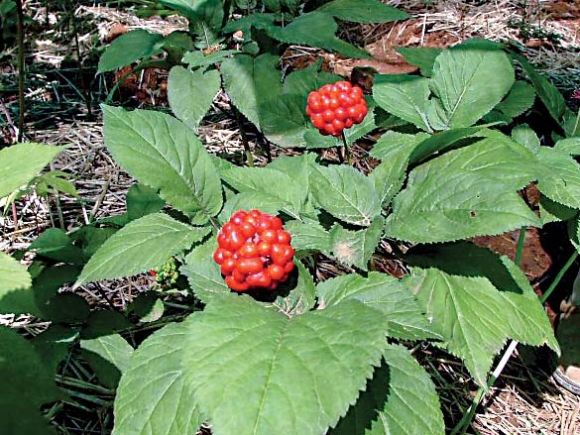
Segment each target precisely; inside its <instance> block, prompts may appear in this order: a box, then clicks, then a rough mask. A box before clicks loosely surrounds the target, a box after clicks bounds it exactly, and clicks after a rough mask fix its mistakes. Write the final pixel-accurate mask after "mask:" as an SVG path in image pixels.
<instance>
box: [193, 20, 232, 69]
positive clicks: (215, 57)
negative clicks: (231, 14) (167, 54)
mask: <svg viewBox="0 0 580 435" xmlns="http://www.w3.org/2000/svg"><path fill="white" fill-rule="evenodd" d="M234 22H235V21H234ZM239 53H240V52H239V51H237V50H220V51H216V52H215V53H211V54H208V55H207V56H206V55H205V54H203V51H199V50H195V51H188V52H187V53H185V54H184V55H183V59H182V60H183V63H185V64H186V65H187V66H188V67H189V69H196V68H202V69H203V68H205V67H208V66H210V65H214V64H216V63H219V62H222V61H223V60H224V59H227V58H228V57H230V56H232V55H236V54H239Z"/></svg>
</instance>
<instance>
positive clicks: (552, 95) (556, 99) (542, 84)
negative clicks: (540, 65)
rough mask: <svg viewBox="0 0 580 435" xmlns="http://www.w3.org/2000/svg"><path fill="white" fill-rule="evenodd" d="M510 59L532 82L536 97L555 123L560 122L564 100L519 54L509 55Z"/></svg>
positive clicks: (564, 106)
mask: <svg viewBox="0 0 580 435" xmlns="http://www.w3.org/2000/svg"><path fill="white" fill-rule="evenodd" d="M511 55H512V57H513V58H514V59H516V60H517V61H518V62H519V63H520V65H521V66H522V68H523V70H524V72H525V73H526V75H527V76H528V78H529V79H530V81H531V82H532V85H533V86H534V88H535V90H536V92H537V94H538V97H540V100H542V103H544V106H546V109H548V112H549V113H550V115H551V116H552V118H554V120H555V121H556V122H560V118H561V117H562V115H563V114H564V111H565V110H566V100H564V97H563V96H562V94H561V93H560V91H558V89H557V88H556V86H554V85H553V84H552V83H551V82H550V81H549V80H548V79H547V78H546V77H544V76H543V75H541V74H540V73H539V72H538V71H537V70H536V68H535V67H534V66H533V65H532V64H531V63H530V62H528V60H527V59H526V58H525V57H524V56H521V55H519V54H516V53H511Z"/></svg>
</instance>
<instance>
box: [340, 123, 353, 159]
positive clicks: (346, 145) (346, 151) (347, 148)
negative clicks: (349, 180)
mask: <svg viewBox="0 0 580 435" xmlns="http://www.w3.org/2000/svg"><path fill="white" fill-rule="evenodd" d="M340 137H342V143H343V145H344V157H345V158H346V163H347V164H348V165H349V166H352V156H351V154H350V148H349V147H348V143H347V141H346V135H345V134H344V130H342V133H341V135H340ZM339 152H340V151H339Z"/></svg>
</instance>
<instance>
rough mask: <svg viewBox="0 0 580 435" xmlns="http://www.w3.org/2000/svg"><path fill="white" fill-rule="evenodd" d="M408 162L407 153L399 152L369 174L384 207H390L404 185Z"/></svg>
mask: <svg viewBox="0 0 580 435" xmlns="http://www.w3.org/2000/svg"><path fill="white" fill-rule="evenodd" d="M408 163H409V157H408V155H407V153H399V154H396V155H395V156H394V158H391V159H388V160H385V161H384V162H382V163H380V164H379V165H378V166H377V167H375V168H374V169H373V171H372V172H371V173H370V174H369V176H368V178H369V180H371V181H372V183H373V186H374V188H375V190H376V192H377V194H378V195H379V199H380V201H381V204H382V206H383V207H388V206H389V204H390V203H391V200H392V199H393V198H394V196H395V195H396V194H397V193H399V191H400V190H401V187H403V182H404V181H405V178H406V173H405V170H406V168H407V164H408Z"/></svg>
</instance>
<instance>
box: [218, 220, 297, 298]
mask: <svg viewBox="0 0 580 435" xmlns="http://www.w3.org/2000/svg"><path fill="white" fill-rule="evenodd" d="M291 239H292V238H291V236H290V233H289V232H288V231H285V230H284V229H283V228H282V220H281V219H280V218H278V217H276V216H271V215H269V214H266V213H262V212H261V211H259V210H250V211H244V210H240V211H237V212H236V213H234V214H233V216H232V217H231V219H230V220H229V221H228V222H227V223H225V224H224V226H223V227H222V229H221V231H220V233H219V234H218V238H217V241H218V248H217V249H216V251H215V252H214V254H213V259H214V260H215V262H216V263H217V264H219V265H220V269H221V273H222V275H224V276H225V277H226V278H225V279H226V284H227V286H228V287H229V288H231V289H232V290H235V291H237V292H244V291H246V290H249V289H257V288H264V289H268V290H274V289H275V288H276V287H277V286H278V284H279V283H281V282H284V281H286V280H287V279H288V275H289V274H290V272H291V271H292V269H294V262H293V257H294V249H293V248H292V246H290V241H291Z"/></svg>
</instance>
